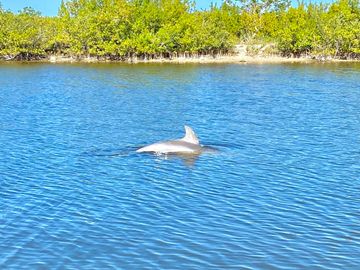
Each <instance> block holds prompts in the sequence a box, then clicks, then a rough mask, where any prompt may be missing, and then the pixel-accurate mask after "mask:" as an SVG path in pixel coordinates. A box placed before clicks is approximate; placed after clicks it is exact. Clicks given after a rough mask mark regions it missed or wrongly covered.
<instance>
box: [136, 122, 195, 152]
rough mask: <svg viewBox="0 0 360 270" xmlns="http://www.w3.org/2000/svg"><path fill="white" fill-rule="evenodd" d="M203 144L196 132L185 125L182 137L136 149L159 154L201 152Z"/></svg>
mask: <svg viewBox="0 0 360 270" xmlns="http://www.w3.org/2000/svg"><path fill="white" fill-rule="evenodd" d="M201 151H202V146H201V145H200V142H199V139H198V138H197V136H196V134H195V132H194V131H193V130H192V129H191V128H190V127H188V126H185V136H184V137H183V138H182V139H178V140H171V141H163V142H157V143H154V144H150V145H148V146H145V147H142V148H140V149H138V150H136V152H137V153H144V152H151V153H159V154H200V153H201Z"/></svg>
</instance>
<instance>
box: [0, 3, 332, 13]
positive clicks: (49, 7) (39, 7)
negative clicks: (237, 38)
mask: <svg viewBox="0 0 360 270" xmlns="http://www.w3.org/2000/svg"><path fill="white" fill-rule="evenodd" d="M320 1H321V2H323V3H329V2H331V1H332V0H312V2H320ZM195 2H196V5H197V8H199V9H206V8H208V7H210V4H211V3H217V4H220V3H222V0H195ZM296 2H297V1H296V0H292V3H293V4H294V3H296ZM305 2H307V1H305ZM0 3H1V4H2V7H3V8H4V9H5V10H8V9H10V10H11V11H13V12H18V11H19V10H21V9H23V8H24V7H32V8H34V9H35V10H36V11H40V12H41V14H42V15H45V16H56V15H57V12H58V8H59V6H60V3H61V0H0Z"/></svg>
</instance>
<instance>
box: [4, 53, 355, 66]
mask: <svg viewBox="0 0 360 270" xmlns="http://www.w3.org/2000/svg"><path fill="white" fill-rule="evenodd" d="M9 62H15V63H21V62H23V63H27V62H28V63H54V64H56V63H128V64H137V63H174V64H281V63H351V62H357V63H358V62H360V59H346V60H345V59H337V58H326V57H319V58H315V57H311V56H300V57H286V56H280V55H254V56H250V55H248V54H242V53H241V54H228V55H214V56H212V55H202V56H190V57H184V56H177V57H171V58H150V59H147V58H139V57H132V58H127V59H116V60H113V59H107V58H104V57H92V56H91V57H85V56H67V55H50V56H46V57H41V58H40V57H37V58H35V57H34V59H15V58H10V57H3V58H0V63H9Z"/></svg>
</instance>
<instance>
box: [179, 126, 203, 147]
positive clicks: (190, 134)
mask: <svg viewBox="0 0 360 270" xmlns="http://www.w3.org/2000/svg"><path fill="white" fill-rule="evenodd" d="M181 140H182V141H185V142H188V143H193V144H199V139H198V138H197V136H196V134H195V132H194V131H193V130H192V129H191V127H188V126H185V137H184V138H182V139H181Z"/></svg>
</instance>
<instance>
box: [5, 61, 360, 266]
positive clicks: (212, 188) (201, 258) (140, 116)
mask: <svg viewBox="0 0 360 270" xmlns="http://www.w3.org/2000/svg"><path fill="white" fill-rule="evenodd" d="M359 75H360V65H359V64H341V65H340V64H338V65H336V64H331V65H326V64H318V65H295V64H293V65H165V64H163V65H161V64H159V65H155V64H154V65H152V64H147V65H140V64H139V65H122V64H88V65H80V64H79V65H78V64H68V65H65V64H64V65H48V64H4V63H3V64H1V65H0V104H1V105H0V131H1V133H0V209H1V210H0V268H1V269H360V261H359V258H360V192H359V191H360V158H359V157H360V76H359ZM184 124H188V125H190V126H191V127H193V129H194V130H195V132H196V133H197V135H198V136H199V138H200V141H201V143H202V144H204V145H207V146H210V147H213V148H216V149H217V150H218V151H217V152H216V153H207V154H206V153H205V154H204V155H201V156H199V157H195V158H194V159H191V160H188V159H184V158H181V157H164V156H152V155H146V154H137V153H135V150H136V149H137V148H138V147H140V146H144V145H146V144H149V143H153V142H156V141H159V140H164V139H171V138H179V137H182V136H183V132H184V131H183V125H184Z"/></svg>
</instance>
